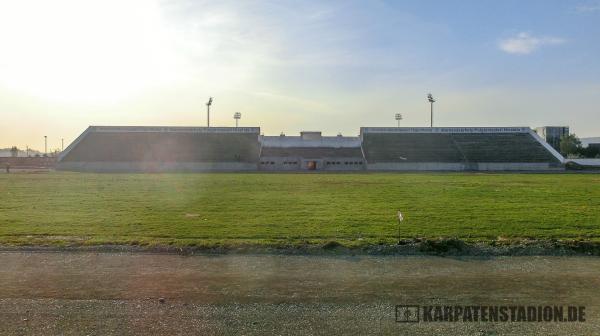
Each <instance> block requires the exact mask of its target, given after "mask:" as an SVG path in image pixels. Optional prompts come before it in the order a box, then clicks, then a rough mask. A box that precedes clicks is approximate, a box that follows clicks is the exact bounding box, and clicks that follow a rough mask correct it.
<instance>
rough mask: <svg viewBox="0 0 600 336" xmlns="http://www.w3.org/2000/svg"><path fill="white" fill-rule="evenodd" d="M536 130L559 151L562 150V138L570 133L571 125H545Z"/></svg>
mask: <svg viewBox="0 0 600 336" xmlns="http://www.w3.org/2000/svg"><path fill="white" fill-rule="evenodd" d="M535 132H536V133H537V134H538V135H539V136H540V137H541V138H542V139H544V141H546V142H547V143H548V144H549V145H550V146H552V147H553V148H554V149H556V150H557V151H560V138H561V137H562V136H563V135H569V126H543V127H538V128H536V129H535Z"/></svg>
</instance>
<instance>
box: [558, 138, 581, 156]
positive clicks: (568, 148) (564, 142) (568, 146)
mask: <svg viewBox="0 0 600 336" xmlns="http://www.w3.org/2000/svg"><path fill="white" fill-rule="evenodd" d="M560 153H561V154H562V155H564V156H573V155H577V156H578V155H580V154H581V140H579V138H578V137H577V135H575V134H568V135H563V136H561V137H560Z"/></svg>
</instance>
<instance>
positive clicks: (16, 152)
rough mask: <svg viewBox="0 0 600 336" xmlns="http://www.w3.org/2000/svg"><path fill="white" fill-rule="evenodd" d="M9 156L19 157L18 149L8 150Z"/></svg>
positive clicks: (15, 147) (14, 147) (13, 147)
mask: <svg viewBox="0 0 600 336" xmlns="http://www.w3.org/2000/svg"><path fill="white" fill-rule="evenodd" d="M10 156H12V157H17V156H19V149H18V148H17V146H12V148H11V149H10Z"/></svg>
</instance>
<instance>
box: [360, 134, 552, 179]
mask: <svg viewBox="0 0 600 336" xmlns="http://www.w3.org/2000/svg"><path fill="white" fill-rule="evenodd" d="M361 136H362V140H363V142H362V149H363V152H364V154H365V160H366V162H367V168H368V169H374V170H547V169H557V168H561V163H562V157H561V156H560V154H558V153H556V152H555V151H554V150H553V149H551V148H549V146H547V144H545V143H544V142H543V141H540V140H541V139H538V137H537V136H536V135H535V134H534V133H533V132H532V131H531V130H530V129H529V128H524V127H513V128H363V129H361Z"/></svg>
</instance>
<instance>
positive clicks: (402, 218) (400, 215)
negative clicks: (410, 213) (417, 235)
mask: <svg viewBox="0 0 600 336" xmlns="http://www.w3.org/2000/svg"><path fill="white" fill-rule="evenodd" d="M403 220H404V217H403V216H402V212H400V211H398V245H400V224H401V223H402V221H403Z"/></svg>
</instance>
